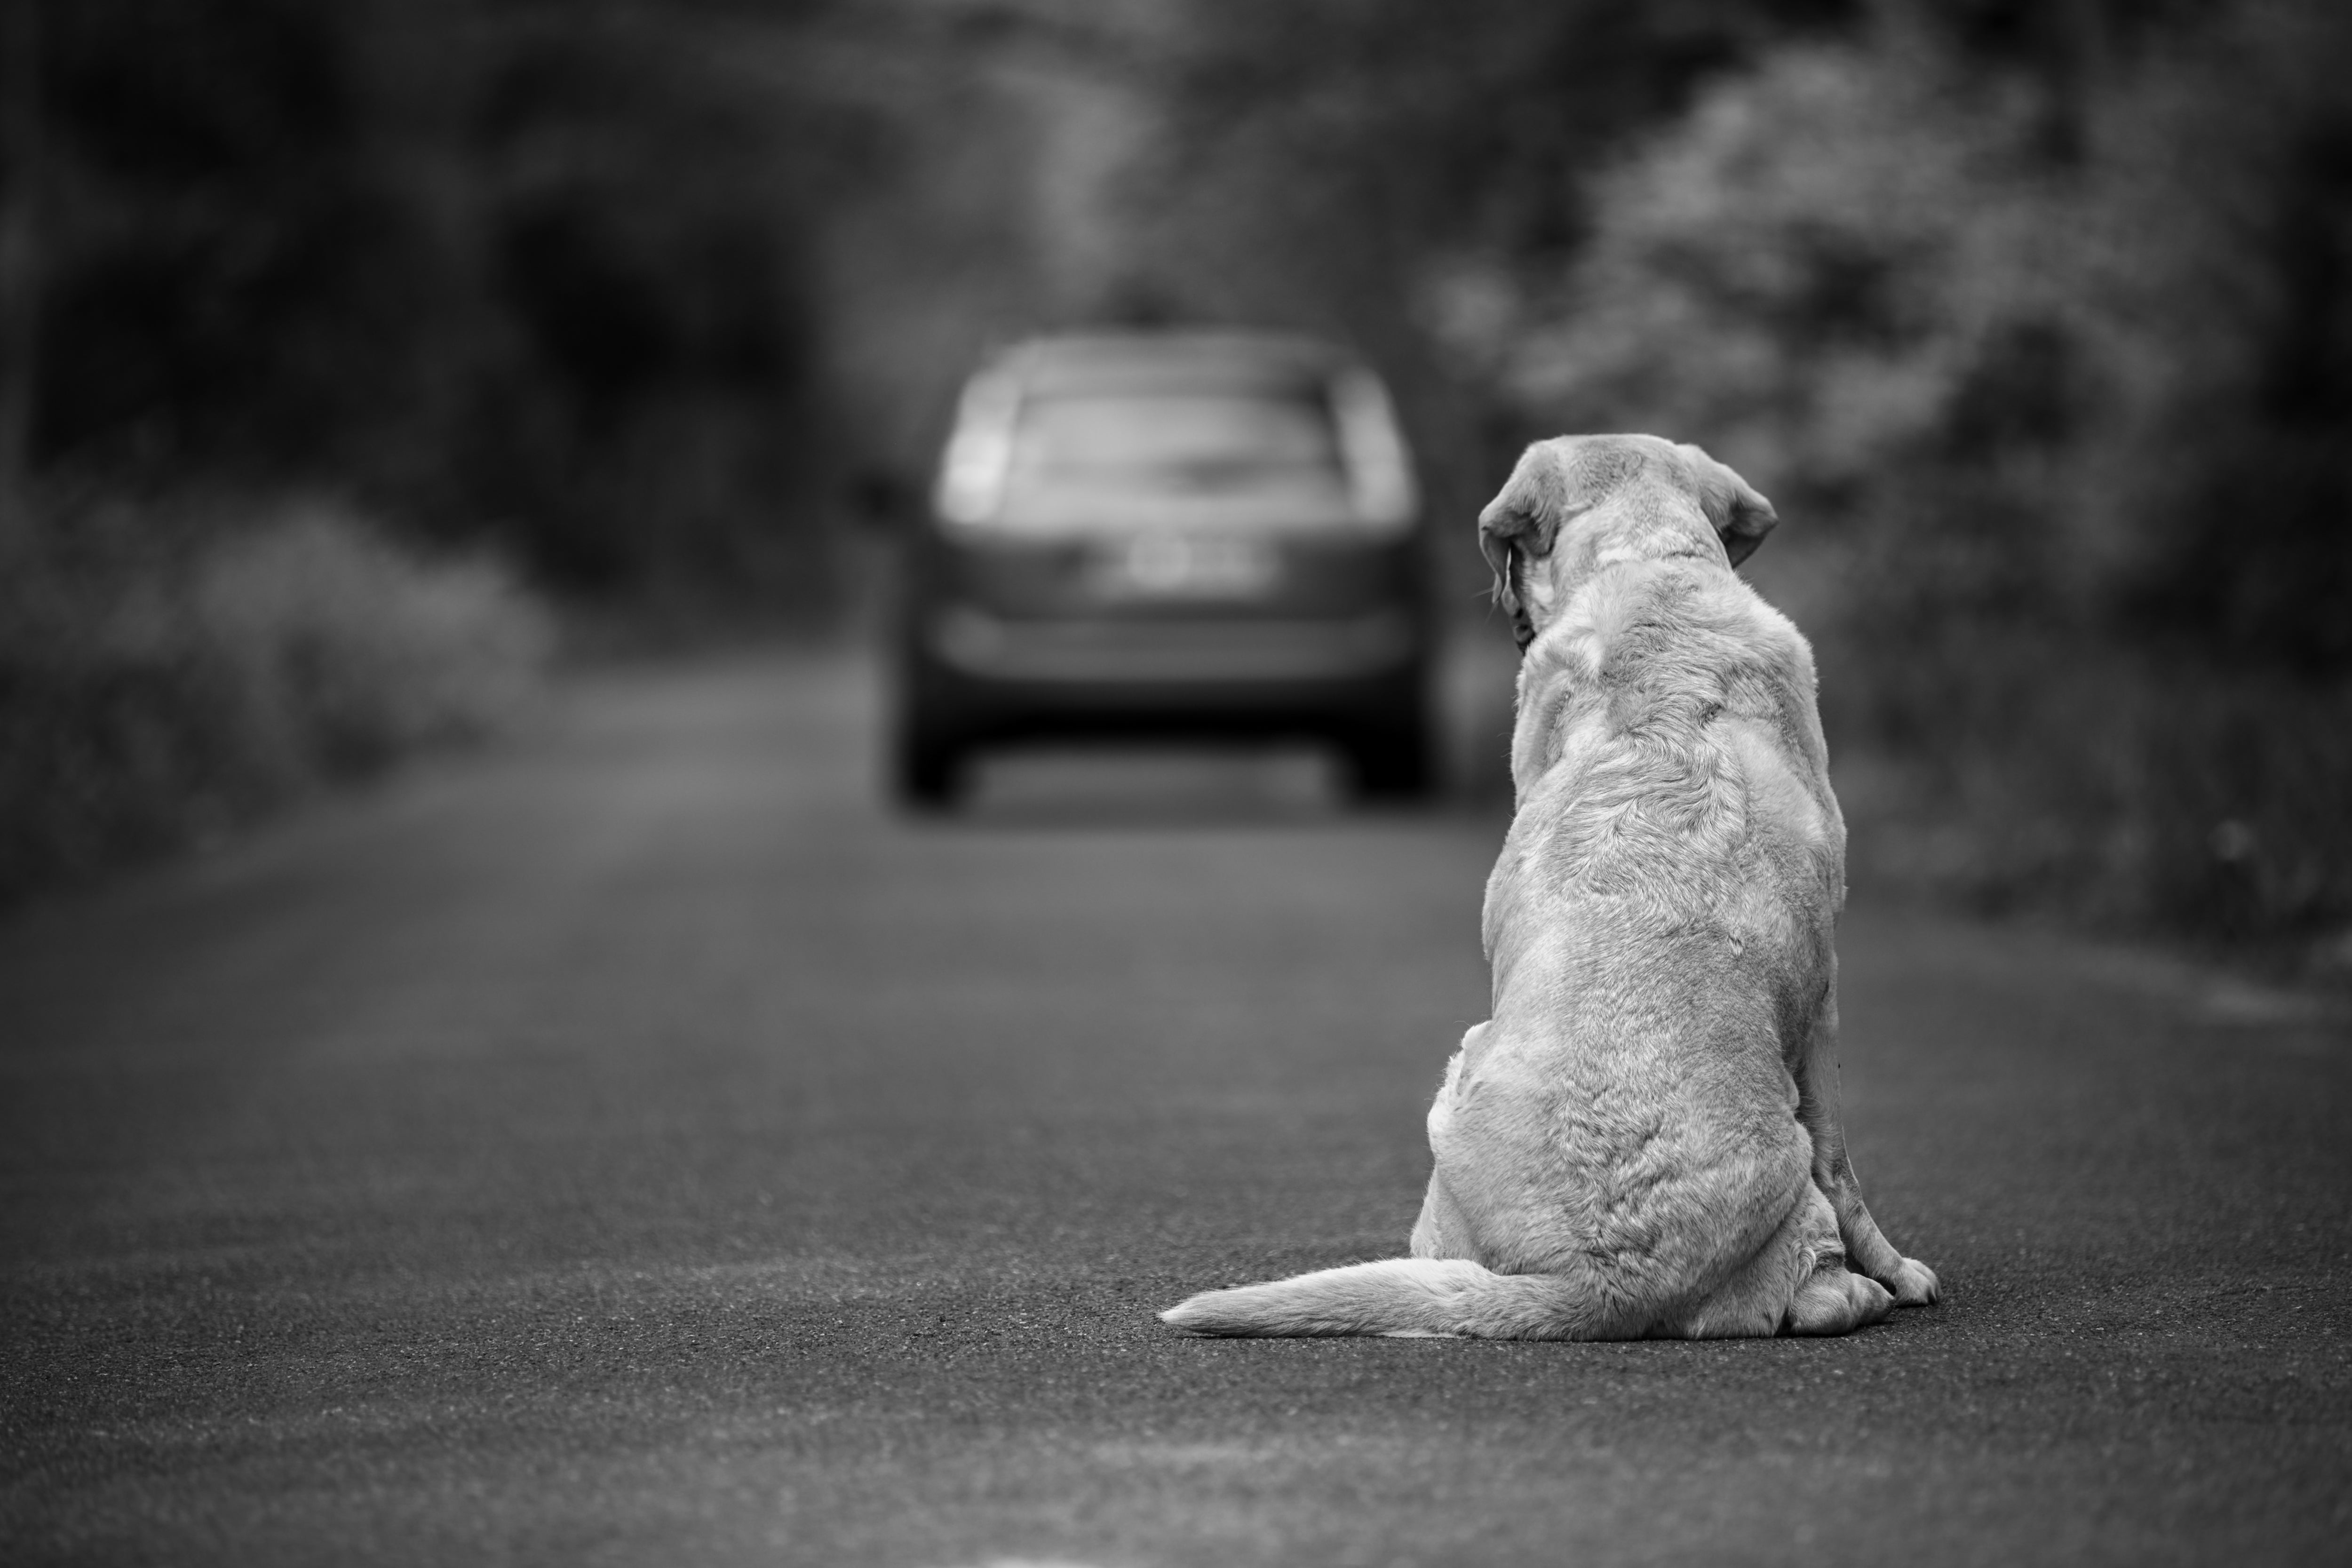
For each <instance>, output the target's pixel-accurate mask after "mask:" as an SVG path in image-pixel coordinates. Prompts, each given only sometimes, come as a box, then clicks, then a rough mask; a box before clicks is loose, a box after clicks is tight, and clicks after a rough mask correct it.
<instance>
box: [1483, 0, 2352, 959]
mask: <svg viewBox="0 0 2352 1568" xmlns="http://www.w3.org/2000/svg"><path fill="white" fill-rule="evenodd" d="M2347 64H2352V28H2347V26H2345V25H2343V24H2341V23H2339V22H2337V21H2336V20H2335V19H2334V18H2333V17H2332V16H2329V15H2328V14H2327V12H2326V10H2325V9H2324V8H2323V7H2320V6H2317V5H2302V6H2289V7H2245V8H2242V9H2239V10H2234V11H2232V12H2231V13H2229V14H2227V15H2225V16H2222V17H2221V19H2219V20H2218V21H2216V22H2212V23H2209V24H2206V25H2203V26H2199V27H2195V28H2189V29H2186V30H2182V31H2178V32H2169V33H2168V32H2158V33H2153V34H2149V35H2146V36H2143V37H2140V38H2138V39H2137V43H2136V47H2135V49H2134V51H2133V53H2132V54H2131V55H2130V57H2129V58H2126V59H2124V60H2121V61H2119V62H2118V65H2119V67H2120V68H2119V69H2118V70H2117V71H2116V76H2115V78H2114V79H2112V80H2110V81H2108V82H2105V83H2104V84H2102V85H2100V86H2099V87H2097V88H2096V89H2095V90H2093V89H2080V88H2079V87H2078V89H2077V90H2078V91H2079V93H2080V100H2079V101H2077V102H2075V103H2073V104H2070V105H2068V106H2067V108H2068V110H2069V113H2068V116H2067V119H2068V120H2069V121H2072V124H2073V128H2072V130H2071V132H2070V133H2069V134H2068V135H2067V136H2065V137H2061V138H2056V139H2053V135H2052V130H2051V128H2052V125H2053V105H2052V100H2051V98H2050V96H2049V93H2050V89H2049V87H2048V84H2047V82H2046V81H2045V80H2043V79H2039V78H2037V77H2035V76H2033V75H2031V74H2028V73H2021V72H2014V71H2003V70H2000V69H1991V70H1987V69H1985V68H1983V67H1982V64H1981V62H1969V61H1965V60H1962V59H1960V58H1958V57H1957V56H1956V55H1955V53H1954V52H1953V50H1952V48H1951V47H1949V46H1948V43H1946V42H1944V41H1942V40H1939V39H1938V38H1937V37H1935V36H1934V35H1932V34H1924V33H1919V32H1905V31H1902V30H1900V29H1895V30H1888V31H1883V32H1880V33H1878V34H1875V35H1873V36H1871V37H1866V38H1864V39H1863V40H1861V41H1859V42H1855V43H1849V44H1843V45H1834V46H1806V47H1790V48H1784V49H1781V50H1778V51H1775V52H1773V53H1771V54H1770V55H1769V57H1767V58H1764V59H1762V60H1761V61H1760V62H1759V64H1758V65H1757V66H1756V67H1755V68H1752V69H1750V70H1748V71H1746V72H1743V73H1739V74H1737V75H1734V76H1731V77H1728V78H1726V79H1722V80H1720V81H1718V82H1717V83H1716V84H1715V85H1714V86H1712V87H1711V88H1710V89H1708V90H1707V91H1706V92H1705V93H1704V94H1703V95H1702V97H1701V98H1700V100H1698V101H1697V102H1696V104H1695V106H1694V107H1693V109H1692V110H1691V111H1690V112H1689V113H1688V114H1687V115H1686V116H1685V117H1684V118H1683V119H1682V120H1681V121H1678V122H1677V123H1675V124H1674V125H1673V126H1671V127H1670V128H1668V129H1667V130H1665V131H1664V132H1661V133H1660V134H1658V135H1657V136H1656V137H1654V139H1652V140H1651V141H1649V142H1646V143H1644V144H1643V145H1642V146H1641V147H1640V148H1638V149H1637V150H1636V151H1634V152H1633V153H1632V154H1631V155H1630V156H1628V157H1627V158H1625V159H1624V160H1623V161H1622V162H1621V163H1618V164H1616V165H1615V166H1614V167H1612V168H1611V169H1610V170H1608V171H1607V172H1606V173H1604V174H1602V175H1601V176H1600V177H1599V179H1598V180H1597V182H1596V183H1595V185H1594V188H1593V194H1592V198H1591V199H1592V204H1593V211H1594V214H1595V218H1594V232H1593V237H1592V239H1591V244H1590V246H1589V247H1586V249H1585V250H1584V251H1583V253H1582V254H1581V255H1580V257H1579V258H1578V259H1577V261H1576V263H1575V264H1574V266H1573V267H1572V268H1567V269H1549V270H1541V269H1538V270H1529V269H1526V268H1513V267H1512V265H1511V264H1510V258H1499V259H1496V258H1489V259H1488V260H1487V261H1486V264H1485V265H1484V267H1483V268H1481V267H1471V268H1457V269H1456V270H1455V271H1454V273H1453V274H1452V275H1450V276H1449V277H1446V278H1445V279H1443V280H1442V281H1441V284H1440V288H1439V295H1438V298H1439V301H1440V307H1441V311H1440V313H1441V319H1442V320H1444V321H1447V322H1448V323H1449V324H1450V326H1451V328H1452V331H1453V332H1454V338H1455V341H1456V342H1457V343H1458V344H1459V346H1460V348H1461V350H1462V352H1463V353H1465V356H1467V357H1468V358H1469V359H1470V361H1471V362H1472V363H1475V364H1476V365H1478V366H1479V367H1481V369H1482V370H1483V371H1484V372H1485V373H1486V374H1490V375H1492V376H1493V377H1494V378H1496V381H1497V382H1498V383H1500V384H1503V385H1504V386H1506V387H1507V395H1508V396H1509V397H1510V398H1511V399H1512V400H1513V402H1514V403H1515V404H1516V405H1517V407H1518V409H1519V410H1520V411H1521V413H1522V414H1523V416H1525V417H1527V418H1528V420H1529V421H1530V422H1531V423H1536V424H1539V425H1544V426H1551V427H1555V428H1619V427H1635V428H1651V429H1658V430H1663V431H1669V432H1672V433H1674V434H1675V435H1677V436H1680V437H1687V438H1693V439H1697V440H1700V441H1702V442H1703V443H1705V444H1706V445H1708V446H1709V447H1712V448H1713V449H1715V450H1717V452H1718V453H1719V455H1721V456H1723V457H1725V458H1727V460H1729V461H1731V462H1732V463H1734V465H1735V466H1738V467H1739V468H1742V469H1743V470H1744V471H1747V472H1748V473H1749V474H1750V475H1751V476H1752V477H1754V478H1756V479H1758V481H1759V483H1760V484H1761V485H1762V486H1763V487H1764V488H1765V489H1767V490H1768V491H1769V492H1770V493H1772V494H1774V496H1775V497H1776V499H1777V500H1779V501H1780V504H1781V508H1782V510H1783V511H1784V512H1786V513H1789V514H1790V515H1791V516H1794V517H1796V518H1798V519H1800V520H1801V525H1802V527H1803V528H1807V529H1818V530H1820V531H1821V537H1822V543H1821V544H1818V545H1816V546H1815V548H1814V550H1813V551H1812V552H1811V565H1812V567H1813V569H1814V570H1815V571H1816V572H1818V573H1820V574H1825V575H1827V576H1828V577H1829V578H1830V579H1831V580H1832V581H1833V583H1834V589H1833V590H1832V591H1828V592H1819V591H1817V592H1816V593H1814V594H1813V595H1809V596H1810V597H1811V598H1812V599H1813V600H1814V601H1815V602H1816V603H1817V604H1819V605H1823V606H1827V607H1828V613H1827V616H1826V618H1815V619H1814V620H1813V622H1812V625H1813V629H1814V630H1815V631H1816V633H1817V636H1818V637H1820V639H1821V640H1822V641H1823V642H1824V643H1825V644H1826V645H1827V646H1826V647H1825V648H1824V661H1823V662H1824V667H1825V669H1827V670H1828V672H1829V676H1828V679H1829V682H1830V685H1829V688H1828V690H1827V691H1826V693H1825V702H1826V705H1827V711H1828V713H1829V716H1830V719H1831V721H1832V729H1833V735H1834V736H1835V738H1837V739H1838V740H1839V741H1840V742H1841V743H1842V745H1843V746H1846V747H1855V746H1859V747H1860V748H1862V749H1863V750H1864V751H1865V752H1874V753H1875V754H1877V755H1878V756H1880V757H1883V758H1885V759H1891V760H1892V761H1893V762H1895V763H1898V764H1901V766H1900V768H1899V770H1898V773H1897V774H1896V776H1898V777H1899V779H1900V783H1899V784H1897V785H1895V787H1892V788H1887V789H1880V790H1874V791H1865V792H1863V793H1864V805H1865V809H1864V811H1862V812H1860V813H1858V814H1857V816H1859V818H1860V820H1859V821H1858V824H1857V826H1858V827H1859V828H1860V829H1861V830H1862V831H1861V832H1860V833H1859V834H1858V844H1859V846H1860V847H1861V848H1862V849H1863V850H1864V855H1865V858H1871V857H1873V856H1874V858H1875V860H1876V862H1877V863H1878V864H1879V865H1880V866H1882V867H1885V868H1894V869H1896V870H1899V871H1902V872H1904V873H1906V874H1907V875H1915V876H1926V877H1927V878H1928V879H1931V880H1936V881H1940V882H1944V883H1947V884H1949V885H1956V886H1958V887H1959V888H1961V889H1964V890H1966V891H1969V892H1970V893H1972V894H1974V895H1976V896H1979V897H1980V898H1984V899H1988V900H1996V901H2011V900H2018V899H2021V898H2022V899H2029V900H2036V901H2044V902H2050V901H2054V902H2058V903H2061V904H2063V905H2065V906H2068V907H2072V908H2075V909H2077V910H2084V911H2088V912H2092V913H2095V914H2097V915H2099V916H2102V917H2104V918H2115V919H2125V920H2132V921H2147V920H2157V921H2165V922H2168V923H2171V924H2176V925H2184V926H2188V927H2191V928H2200V929H2207V930H2216V931H2231V932H2237V933H2247V932H2260V931H2293V930H2298V929H2310V928H2315V927H2324V926H2326V925H2328V924H2330V923H2333V922H2340V921H2344V920H2345V919H2347V917H2352V827H2347V826H2346V823H2345V820H2344V818H2343V816H2342V813H2341V812H2340V811H2336V810H2334V809H2332V808H2329V807H2327V806H2326V805H2325V804H2324V803H2325V801H2326V799H2327V798H2328V797H2329V796H2330V795H2331V793H2334V794H2338V795H2340V792H2341V790H2342V788H2343V787H2344V781H2346V780H2347V779H2352V617H2347V616H2345V615H2344V613H2343V610H2342V606H2343V604H2344V603H2345V597H2346V593H2347V589H2352V552H2347V535H2346V533H2345V531H2344V529H2343V526H2342V505H2341V501H2340V497H2341V496H2342V495H2343V494H2345V493H2347V484H2352V447H2347V444H2346V442H2345V440H2344V437H2345V434H2346V431H2347V416H2348V415H2352V331H2347V321H2352V216H2347V215H2352V201H2347V198H2352V110H2347V108H2346V107H2345V106H2344V104H2343V102H2342V100H2341V95H2340V92H2338V91H2336V86H2335V84H2336V83H2338V82H2340V80H2341V76H2342V71H2343V68H2344V67H2345V66H2346V65H2347ZM1964 67H1965V68H1964ZM1797 532H1798V531H1794V530H1792V531H1791V533H1792V534H1796V533H1797ZM1872 776H1878V777H1884V776H1886V775H1885V774H1884V773H1881V774H1874V775H1872ZM1897 801H1899V802H1902V803H1904V804H1903V805H1900V806H1899V807H1898V806H1896V805H1894V804H1893V803H1895V802H1897Z"/></svg>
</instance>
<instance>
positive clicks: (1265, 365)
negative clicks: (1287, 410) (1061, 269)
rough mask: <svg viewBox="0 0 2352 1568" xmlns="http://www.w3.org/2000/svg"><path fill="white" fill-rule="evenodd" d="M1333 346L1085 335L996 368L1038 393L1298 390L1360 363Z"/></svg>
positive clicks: (1230, 334)
mask: <svg viewBox="0 0 2352 1568" xmlns="http://www.w3.org/2000/svg"><path fill="white" fill-rule="evenodd" d="M1350 363H1353V362H1352V361H1351V360H1349V357H1348V356H1347V355H1345V354H1343V353H1340V352H1339V350H1338V349H1336V348H1333V347H1332V346H1331V345H1330V344H1328V343H1325V342H1318V341H1317V340H1315V339H1313V338H1307V337H1299V336H1294V335H1292V334H1288V333H1281V332H1251V331H1150V332H1082V333H1077V332H1074V333H1066V334H1062V335H1058V336H1055V337H1044V338H1032V339H1030V340H1029V341H1028V342H1023V343H1018V344H1015V345H1014V346H1013V347H1012V348H1010V349H1008V350H1006V351H1004V353H1002V354H1000V355H998V356H997V357H996V358H995V359H994V360H993V361H992V363H991V365H990V367H989V368H990V370H991V371H992V372H995V373H999V374H1010V375H1012V376H1013V377H1015V378H1017V379H1018V380H1019V381H1020V382H1021V384H1023V385H1024V387H1026V388H1027V389H1029V390H1032V391H1038V392H1108V391H1123V390H1142V389H1145V388H1151V389H1171V388H1200V389H1203V390H1206V389H1211V388H1231V389H1234V390H1236V391H1238V390H1244V389H1255V388H1267V389H1272V388H1277V387H1291V386H1298V385H1302V384H1315V383H1319V382H1322V381H1324V380H1325V379H1327V378H1328V377H1329V376H1330V375H1331V374H1332V373H1333V372H1335V371H1338V370H1339V369H1340V368H1342V367H1343V366H1346V365H1348V364H1350Z"/></svg>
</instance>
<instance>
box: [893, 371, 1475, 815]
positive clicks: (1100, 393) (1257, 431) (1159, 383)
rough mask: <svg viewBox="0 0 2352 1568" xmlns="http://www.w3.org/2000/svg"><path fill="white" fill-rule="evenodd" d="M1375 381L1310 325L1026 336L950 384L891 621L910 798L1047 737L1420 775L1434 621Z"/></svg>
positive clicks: (1392, 427) (1425, 751) (897, 764)
mask: <svg viewBox="0 0 2352 1568" xmlns="http://www.w3.org/2000/svg"><path fill="white" fill-rule="evenodd" d="M1426 582H1427V572H1426V570H1425V550H1424V546H1423V533H1422V529H1421V527H1420V504H1419V500H1418V495H1417V490H1416V486H1415V483H1414V479H1413V473H1412V460H1411V458H1410V455H1409V453H1408V451H1407V448H1406V446H1405V442H1404V439H1403V437H1402V433H1401V432H1400V431H1399V429H1398V426H1397V420H1396V416H1395V414H1394V411H1393V409H1392V406H1391V400H1390V397H1389V395H1388V392H1387V390H1386V389H1385V388H1384V387H1383V385H1382V384H1381V380H1380V378H1379V377H1378V376H1377V375H1376V374H1374V373H1373V372H1372V371H1371V370H1370V368H1369V367H1368V366H1367V365H1366V364H1365V363H1363V362H1362V361H1360V359H1358V358H1356V357H1354V356H1352V355H1350V354H1349V353H1345V352H1343V351H1341V350H1339V349H1338V348H1336V347H1333V346H1331V345H1328V344H1326V343H1322V342H1316V341H1313V340H1308V339H1303V338H1297V337H1291V336H1285V335H1278V334H1272V333H1257V332H1238V331H1139V332H1117V333H1111V332H1105V333H1096V334H1079V335H1064V336H1055V337H1047V338H1039V339H1034V340H1032V341H1029V342H1024V343H1021V344H1019V345H1017V346H1014V347H1012V348H1010V349H1007V350H1005V351H1003V352H1002V353H998V354H996V355H994V356H992V358H990V359H989V360H987V361H986V362H985V363H982V365H981V367H980V368H979V369H978V370H977V371H976V372H975V373H974V374H972V375H971V379H970V381H969V382H968V383H967V384H966V385H965V386H964V389H963V393H962V396H961V399H960V400H959V402H958V405H957V409H956V414H955V417H954V423H953V428H952V430H951V432H950V435H949V437H948V439H947V442H946V446H945V450H944V453H943V455H942V457H941V459H940V467H939V472H938V479H937V482H936V484H935V486H934V487H933V489H932V493H931V497H930V501H929V507H928V508H927V509H926V510H925V511H924V513H923V515H922V516H921V517H920V518H919V520H918V525H917V527H916V528H915V530H914V537H913V538H912V539H911V540H910V541H909V549H908V559H907V561H906V563H905V571H904V574H903V577H902V591H901V593H900V595H899V607H898V615H897V616H896V642H897V658H896V665H897V706H896V720H895V730H894V735H893V752H892V758H891V763H892V772H893V775H894V780H895V784H896V786H897V790H898V795H899V797H900V798H901V799H902V800H903V801H905V802H906V803H908V805H912V806H915V807H917V808H925V807H938V806H942V805H948V804H950V802H952V801H953V799H954V798H955V797H956V795H957V794H958V791H959V788H960V786H961V782H962V779H963V777H964V775H965V771H966V765H967V763H968V762H969V760H970V759H971V756H972V755H973V754H974V753H975V752H977V751H978V750H980V749H982V748H983V747H988V746H993V745H997V744H1001V743H1003V742H1013V741H1019V740H1024V739H1032V738H1037V737H1045V736H1095V735H1160V736H1202V735H1217V736H1265V737H1304V738H1310V739H1314V740H1318V741H1322V742H1328V743H1330V744H1333V745H1335V746H1336V747H1338V748H1339V750H1340V751H1341V752H1343V753H1344V754H1345V756H1346V757H1347V758H1348V759H1349V761H1350V762H1351V763H1352V764H1353V775H1354V778H1355V780H1356V782H1357V784H1358V786H1359V787H1360V790H1361V791H1362V792H1363V793H1364V794H1366V795H1371V796H1379V797H1389V798H1399V797H1410V796H1413V795H1421V794H1423V793H1424V792H1425V791H1426V789H1427V788H1428V785H1429V782H1430V760H1429V700H1428V692H1427V686H1428V673H1429V667H1430V660H1431V647H1432V631H1431V617H1430V614H1429V608H1428V605H1427V604H1426V602H1425V601H1426V597H1427V595H1426Z"/></svg>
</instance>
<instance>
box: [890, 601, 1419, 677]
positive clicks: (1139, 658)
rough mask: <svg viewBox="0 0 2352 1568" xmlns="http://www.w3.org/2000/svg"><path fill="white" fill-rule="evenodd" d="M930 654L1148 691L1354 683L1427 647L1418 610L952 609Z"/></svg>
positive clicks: (1023, 673) (953, 667)
mask: <svg viewBox="0 0 2352 1568" xmlns="http://www.w3.org/2000/svg"><path fill="white" fill-rule="evenodd" d="M923 641H924V643H925V651H926V652H927V653H928V654H929V657H930V658H931V659H932V660H934V661H936V663H937V664H938V665H939V666H940V668H943V669H945V670H949V671H951V672H953V673H954V674H955V675H957V676H959V677H961V678H962V679H965V680H967V681H977V682H983V683H989V684H996V683H1003V684H1008V685H1015V686H1021V687H1031V688H1038V687H1043V688H1055V687H1060V688H1069V689H1076V690H1088V689H1094V690H1105V689H1112V688H1118V689H1128V690H1148V689H1153V688H1167V689H1175V690H1187V691H1199V690H1202V689H1249V688H1268V689H1272V688H1284V687H1292V688H1295V687H1302V686H1315V685H1321V684H1325V683H1339V684H1353V683H1356V682H1360V681H1366V680H1378V679H1381V678H1383V677H1393V676H1396V675H1399V674H1402V673H1404V672H1407V671H1410V670H1411V669H1412V668H1414V667H1416V666H1417V664H1418V663H1419V661H1420V659H1421V657H1422V653H1423V637H1422V634H1421V628H1420V627H1419V626H1417V625H1416V624H1415V623H1414V621H1413V619H1412V616H1408V615H1406V614H1405V613H1404V612H1402V611H1401V610H1396V609H1384V610H1378V611H1373V612H1370V613H1368V614H1363V615H1359V616H1348V617H1343V618H1320V619H1314V620H1274V619H1266V620H1244V619H1238V618H1236V619H1229V620H1197V621H1194V620H1145V619H1120V620H1117V621H1092V620H1076V619H1072V620H1014V619H1009V618H1005V617H1002V616H992V615H989V614H988V613H986V612H985V611H982V610H978V609H974V608H972V607H971V606H969V605H954V606H950V607H948V608H946V609H944V610H942V611H941V612H940V613H939V614H938V615H936V616H933V617H932V618H931V620H930V622H929V625H928V626H926V627H925V628H924V637H923Z"/></svg>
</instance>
